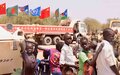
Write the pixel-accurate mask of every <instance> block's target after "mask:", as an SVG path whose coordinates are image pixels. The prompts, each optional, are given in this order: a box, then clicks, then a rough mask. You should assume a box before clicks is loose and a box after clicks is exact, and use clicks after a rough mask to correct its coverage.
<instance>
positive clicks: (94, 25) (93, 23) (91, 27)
mask: <svg viewBox="0 0 120 75" xmlns="http://www.w3.org/2000/svg"><path fill="white" fill-rule="evenodd" d="M84 22H85V23H86V25H87V27H88V32H89V31H92V32H95V31H97V30H101V28H102V25H101V23H100V22H98V21H97V20H95V19H92V18H86V19H85V20H84Z"/></svg>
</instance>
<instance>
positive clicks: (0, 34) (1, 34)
mask: <svg viewBox="0 0 120 75" xmlns="http://www.w3.org/2000/svg"><path fill="white" fill-rule="evenodd" d="M7 39H13V35H12V34H11V33H10V32H9V31H7V30H5V29H4V28H2V27H1V26H0V40H7Z"/></svg>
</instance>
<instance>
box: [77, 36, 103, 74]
mask: <svg viewBox="0 0 120 75" xmlns="http://www.w3.org/2000/svg"><path fill="white" fill-rule="evenodd" d="M80 44H81V47H82V49H83V50H82V51H80V53H79V56H78V58H79V73H78V75H92V74H93V67H92V66H93V65H94V64H95V62H96V59H97V57H98V54H99V53H100V52H101V50H102V48H103V45H104V44H101V46H100V47H99V48H98V50H97V52H96V54H95V55H94V57H93V56H92V55H91V53H90V47H91V45H90V44H89V42H88V39H87V38H86V37H82V38H81V39H80ZM90 65H92V66H90Z"/></svg>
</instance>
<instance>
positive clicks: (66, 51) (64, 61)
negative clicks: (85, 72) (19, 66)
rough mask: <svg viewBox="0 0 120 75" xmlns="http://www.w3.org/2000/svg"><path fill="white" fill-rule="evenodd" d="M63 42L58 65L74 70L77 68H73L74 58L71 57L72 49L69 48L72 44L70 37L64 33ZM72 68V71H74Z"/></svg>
mask: <svg viewBox="0 0 120 75" xmlns="http://www.w3.org/2000/svg"><path fill="white" fill-rule="evenodd" d="M64 41H65V44H64V45H63V47H62V49H61V54H60V65H61V67H65V66H68V67H73V68H76V67H77V66H75V61H76V57H75V56H74V55H73V50H72V47H70V46H69V45H70V44H71V43H72V37H71V35H70V34H69V33H66V34H65V35H64ZM73 68H72V70H74V69H73ZM62 75H64V74H62Z"/></svg>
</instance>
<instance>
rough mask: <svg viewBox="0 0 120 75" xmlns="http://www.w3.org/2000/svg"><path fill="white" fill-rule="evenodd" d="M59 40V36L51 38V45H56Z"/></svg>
mask: <svg viewBox="0 0 120 75" xmlns="http://www.w3.org/2000/svg"><path fill="white" fill-rule="evenodd" d="M60 40H61V38H60V37H59V36H56V37H54V38H53V43H54V44H57V42H59V41H60Z"/></svg>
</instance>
